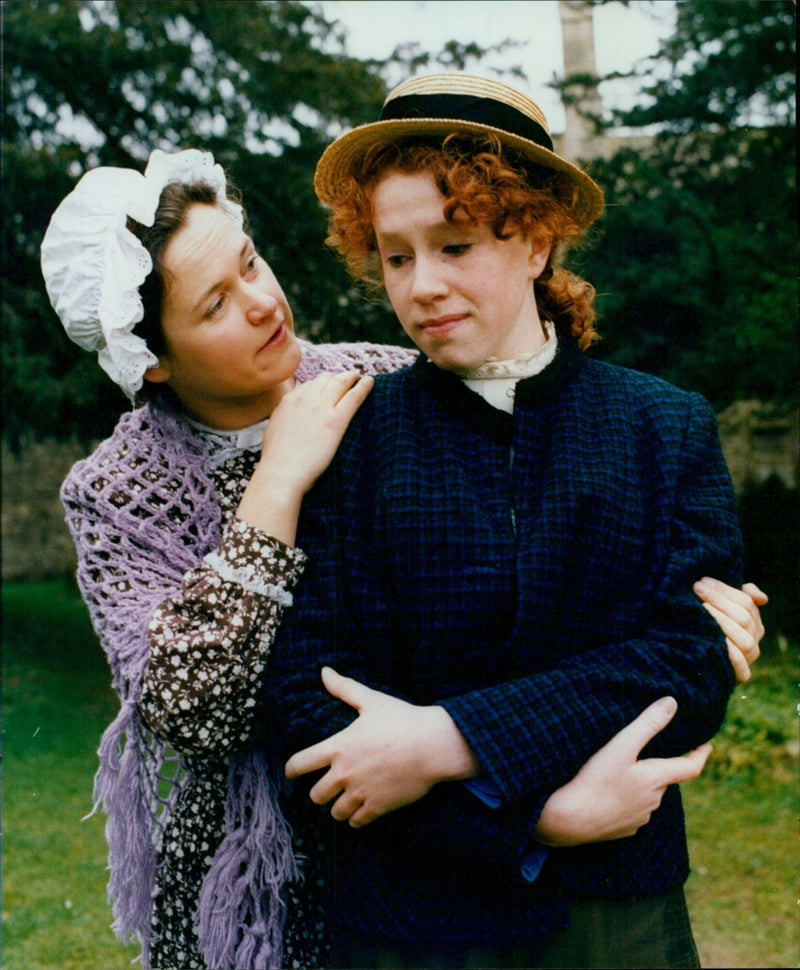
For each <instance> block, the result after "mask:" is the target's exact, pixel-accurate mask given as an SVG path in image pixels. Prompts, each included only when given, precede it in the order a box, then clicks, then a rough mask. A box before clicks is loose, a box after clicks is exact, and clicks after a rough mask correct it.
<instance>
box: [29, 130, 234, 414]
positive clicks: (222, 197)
mask: <svg viewBox="0 0 800 970" xmlns="http://www.w3.org/2000/svg"><path fill="white" fill-rule="evenodd" d="M169 182H190V183H193V182H204V183H207V184H209V185H211V186H212V187H213V188H214V190H215V191H216V194H217V200H218V202H219V204H220V206H222V208H224V209H225V210H226V211H227V212H228V213H229V214H230V215H231V216H232V218H234V219H235V220H236V222H237V223H238V224H239V225H242V223H243V213H242V208H241V206H239V205H237V204H236V203H235V202H232V201H231V200H230V199H228V198H227V197H226V193H225V189H226V183H225V172H224V171H223V169H222V166H221V165H215V164H214V158H213V156H212V155H211V153H210V152H201V151H198V150H197V149H188V150H187V151H182V152H176V153H175V154H171V155H169V154H167V153H166V152H163V151H161V150H160V149H157V150H156V151H154V152H153V153H152V155H151V156H150V160H149V162H148V163H147V168H146V169H145V173H144V175H142V174H141V173H140V172H137V171H135V170H134V169H131V168H109V167H101V168H95V169H92V170H90V171H88V172H86V174H85V175H84V176H83V177H82V178H81V179H80V181H79V182H78V184H77V185H76V186H75V188H74V189H73V190H72V192H70V194H69V195H68V196H67V197H66V198H65V199H64V201H63V202H62V203H61V205H59V207H58V208H57V209H56V211H55V212H54V213H53V217H52V219H51V220H50V224H49V226H48V227H47V231H46V232H45V235H44V239H43V241H42V252H41V257H42V274H43V276H44V281H45V286H46V287H47V295H48V296H49V298H50V302H51V304H52V305H53V309H54V310H55V312H56V313H57V314H58V317H59V319H60V320H61V322H62V324H63V325H64V329H65V330H66V332H67V336H69V338H70V339H71V340H73V341H74V342H75V343H76V344H78V346H79V347H82V348H83V349H84V350H92V351H97V353H98V360H99V363H100V366H101V367H102V368H103V370H104V371H105V372H106V373H107V374H108V376H109V377H110V378H111V379H112V380H113V381H114V382H115V383H116V384H119V386H120V387H121V388H122V390H123V391H124V392H125V394H126V395H127V396H128V398H130V400H131V401H133V400H134V398H135V396H136V392H137V391H138V390H139V389H140V388H141V386H142V381H143V375H144V372H145V371H146V370H147V369H148V368H150V367H154V366H156V365H157V364H158V358H157V357H156V356H155V354H153V353H152V352H151V351H150V350H149V349H148V347H147V344H146V343H145V342H144V340H143V339H142V338H141V337H139V336H138V335H137V334H135V333H133V328H134V327H135V326H136V324H137V323H139V321H140V320H141V319H142V317H143V316H144V307H143V305H142V299H141V296H140V295H139V287H140V286H141V284H142V283H143V282H144V280H145V278H146V277H147V274H148V273H149V272H150V271H151V270H152V268H153V263H152V260H151V258H150V254H149V253H148V252H147V250H146V249H145V247H144V246H143V245H142V244H141V242H140V241H139V240H138V239H137V238H136V236H134V235H133V233H132V232H131V231H130V230H129V229H128V228H127V226H126V222H127V218H128V216H130V217H131V218H132V219H135V220H136V221H137V222H139V223H141V224H142V225H144V226H152V224H153V221H154V219H155V214H156V209H157V208H158V202H159V199H160V197H161V192H162V190H163V189H164V187H165V186H166V185H167V184H168V183H169Z"/></svg>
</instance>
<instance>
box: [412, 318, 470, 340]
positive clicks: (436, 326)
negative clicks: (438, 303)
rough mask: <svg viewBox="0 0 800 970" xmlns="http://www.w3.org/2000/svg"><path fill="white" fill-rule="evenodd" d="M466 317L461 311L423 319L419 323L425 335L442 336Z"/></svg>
mask: <svg viewBox="0 0 800 970" xmlns="http://www.w3.org/2000/svg"><path fill="white" fill-rule="evenodd" d="M465 319H466V314H463V313H448V314H445V315H444V316H441V317H432V318H431V319H428V320H423V321H422V323H421V324H420V327H421V328H422V331H423V333H424V334H425V336H426V337H434V338H435V337H444V336H447V334H449V333H451V332H452V331H453V330H455V329H456V327H458V326H459V325H460V324H461V323H463V321H464V320H465Z"/></svg>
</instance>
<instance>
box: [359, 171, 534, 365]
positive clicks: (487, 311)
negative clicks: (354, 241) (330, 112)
mask: <svg viewBox="0 0 800 970" xmlns="http://www.w3.org/2000/svg"><path fill="white" fill-rule="evenodd" d="M444 202H445V199H444V196H443V195H442V194H441V192H439V190H438V188H437V187H436V184H435V182H434V179H433V176H432V175H431V173H430V172H420V173H415V174H406V173H402V172H398V171H395V170H390V171H388V172H387V173H386V174H385V175H384V176H383V177H382V178H381V179H380V180H379V181H378V183H377V185H376V187H375V189H374V192H373V196H372V216H373V226H374V229H375V235H376V239H377V244H378V252H379V254H380V260H381V267H382V272H383V279H384V283H385V285H386V291H387V293H388V295H389V299H390V300H391V302H392V306H393V307H394V311H395V313H396V314H397V316H398V318H399V320H400V323H401V324H402V325H403V329H404V330H405V332H406V333H407V334H408V335H409V337H410V338H411V339H412V340H413V341H414V343H415V344H416V345H417V346H418V347H419V348H420V350H422V351H423V353H425V354H426V355H427V356H428V357H429V358H430V359H431V360H432V361H433V362H434V363H435V364H437V365H438V366H439V367H442V368H443V369H445V370H452V371H455V372H457V373H463V372H465V371H468V370H471V369H472V368H474V367H477V366H479V365H480V364H482V363H483V362H484V361H485V360H487V359H488V358H490V357H493V358H496V359H499V360H507V359H509V358H513V357H517V356H519V355H520V354H524V353H531V352H535V351H537V350H539V349H540V348H541V347H542V346H543V345H544V342H545V337H544V333H543V330H542V325H541V322H540V320H539V313H538V310H537V308H536V300H535V298H534V293H533V281H534V280H535V279H536V278H537V277H538V276H539V274H540V273H541V272H542V270H543V269H544V267H545V265H546V263H547V257H548V255H549V246H547V245H544V246H542V245H541V244H538V245H537V244H534V243H532V242H531V241H530V240H528V239H526V238H524V237H523V236H521V235H515V236H512V237H511V238H509V239H504V240H501V239H497V238H496V237H495V235H494V232H493V230H492V228H491V227H490V226H489V225H486V224H478V225H471V224H470V223H469V222H467V221H466V219H464V220H460V221H459V220H456V222H455V223H454V224H451V223H448V222H447V221H446V220H445V218H444V214H443V206H444Z"/></svg>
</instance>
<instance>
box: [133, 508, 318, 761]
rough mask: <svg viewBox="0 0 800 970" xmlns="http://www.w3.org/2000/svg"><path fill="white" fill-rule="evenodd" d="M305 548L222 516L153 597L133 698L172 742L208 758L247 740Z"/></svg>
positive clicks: (145, 714)
mask: <svg viewBox="0 0 800 970" xmlns="http://www.w3.org/2000/svg"><path fill="white" fill-rule="evenodd" d="M304 558H305V557H304V556H303V554H302V552H300V551H299V550H297V549H292V548H289V547H288V546H285V545H284V544H283V543H281V542H279V541H278V540H276V539H273V538H272V537H270V536H267V535H265V534H264V533H263V532H261V531H260V530H258V529H256V528H254V527H253V526H251V525H248V524H247V523H245V522H242V521H240V520H238V519H231V520H230V521H229V522H228V524H227V525H226V526H225V528H224V529H223V533H222V538H221V540H220V544H219V547H218V549H217V550H216V551H215V552H213V553H211V554H210V555H208V556H206V557H205V559H204V560H203V562H202V563H201V564H200V565H198V566H197V567H196V568H194V569H192V570H190V571H189V572H188V573H186V575H185V576H184V577H183V581H182V583H181V586H180V589H179V590H177V591H176V592H175V593H174V594H173V595H172V596H170V597H168V598H166V599H164V600H162V601H161V602H160V603H159V604H158V605H157V606H156V608H155V611H154V613H153V617H152V619H151V621H150V624H149V638H150V659H149V663H148V665H147V670H146V672H145V675H144V680H143V683H142V692H141V697H140V699H139V707H140V710H141V712H142V715H143V717H144V718H145V720H146V721H147V723H148V724H149V726H150V727H151V728H152V730H153V731H154V732H155V733H156V734H158V735H159V736H160V737H162V738H164V739H166V740H168V741H169V742H170V743H171V744H172V745H173V747H174V748H176V750H178V751H180V752H182V753H189V754H193V755H199V756H203V757H215V758H216V757H223V756H226V755H228V754H229V753H230V752H231V751H233V750H235V749H236V748H238V747H241V746H242V745H244V744H245V743H246V742H247V741H248V739H249V738H250V736H251V732H252V729H253V720H254V717H255V713H256V710H257V696H258V694H259V691H260V688H261V686H262V683H263V675H264V668H265V666H266V662H267V657H268V655H269V651H270V648H271V646H272V643H273V640H274V638H275V632H276V630H277V629H278V626H279V624H280V620H281V615H282V613H283V610H284V608H285V607H286V606H289V605H291V601H292V596H291V592H290V590H291V588H292V586H293V585H294V583H295V582H296V580H297V578H298V576H299V575H300V573H301V572H302V567H303V561H304Z"/></svg>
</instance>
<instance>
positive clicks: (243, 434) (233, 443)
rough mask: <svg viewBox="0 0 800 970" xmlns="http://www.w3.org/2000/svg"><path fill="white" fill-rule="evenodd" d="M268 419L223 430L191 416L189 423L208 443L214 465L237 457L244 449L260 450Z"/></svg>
mask: <svg viewBox="0 0 800 970" xmlns="http://www.w3.org/2000/svg"><path fill="white" fill-rule="evenodd" d="M268 421H269V418H264V419H263V420H262V421H257V422H256V423H255V424H251V425H248V427H246V428H236V430H234V431H223V430H222V429H221V428H212V427H209V425H207V424H202V423H201V422H200V421H195V420H194V418H189V424H191V426H192V427H193V428H195V429H196V430H197V431H199V432H200V435H201V436H202V438H203V440H204V441H205V443H206V444H207V445H208V450H209V454H210V457H211V464H212V465H213V466H214V467H216V466H218V465H221V464H222V463H223V462H225V461H227V460H228V459H229V458H235V457H236V456H237V455H240V454H242V452H244V451H260V450H261V442H262V441H263V438H264V431H265V429H266V427H267V422H268Z"/></svg>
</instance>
